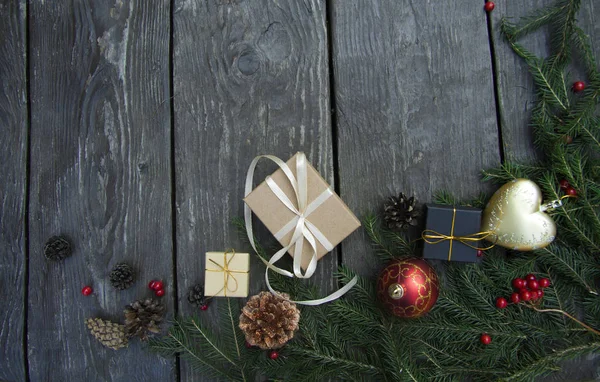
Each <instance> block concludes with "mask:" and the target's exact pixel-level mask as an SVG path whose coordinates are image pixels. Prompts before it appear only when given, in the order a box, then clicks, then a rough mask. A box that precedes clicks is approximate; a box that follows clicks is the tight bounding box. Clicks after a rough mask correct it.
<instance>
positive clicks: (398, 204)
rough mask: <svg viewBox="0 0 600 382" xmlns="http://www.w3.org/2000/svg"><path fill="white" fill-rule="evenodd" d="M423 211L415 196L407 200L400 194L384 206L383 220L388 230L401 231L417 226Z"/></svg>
mask: <svg viewBox="0 0 600 382" xmlns="http://www.w3.org/2000/svg"><path fill="white" fill-rule="evenodd" d="M419 216H421V210H420V209H419V208H418V207H417V201H416V199H415V197H414V196H411V197H410V198H407V197H406V195H404V194H403V193H400V195H398V197H395V196H392V197H390V198H389V199H388V200H387V201H386V202H385V203H384V204H383V220H384V221H385V223H386V225H387V227H388V229H391V230H394V231H401V230H403V229H405V228H407V227H410V226H416V225H417V224H418V223H419V222H418V219H417V218H418V217H419Z"/></svg>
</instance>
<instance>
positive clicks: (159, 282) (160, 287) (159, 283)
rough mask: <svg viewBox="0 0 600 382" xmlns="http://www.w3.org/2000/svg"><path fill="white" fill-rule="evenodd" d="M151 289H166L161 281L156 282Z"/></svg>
mask: <svg viewBox="0 0 600 382" xmlns="http://www.w3.org/2000/svg"><path fill="white" fill-rule="evenodd" d="M151 289H153V290H161V289H165V284H164V283H163V282H162V281H160V280H156V281H154V284H153V285H152V287H151Z"/></svg>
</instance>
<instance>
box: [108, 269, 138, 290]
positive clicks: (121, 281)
mask: <svg viewBox="0 0 600 382" xmlns="http://www.w3.org/2000/svg"><path fill="white" fill-rule="evenodd" d="M134 277H135V272H134V271H133V268H132V267H131V266H130V265H128V264H125V263H121V264H117V265H116V266H115V267H114V268H113V270H112V271H111V272H110V284H111V285H112V286H113V287H115V288H117V289H120V290H123V289H127V288H129V287H130V286H131V285H133V282H134Z"/></svg>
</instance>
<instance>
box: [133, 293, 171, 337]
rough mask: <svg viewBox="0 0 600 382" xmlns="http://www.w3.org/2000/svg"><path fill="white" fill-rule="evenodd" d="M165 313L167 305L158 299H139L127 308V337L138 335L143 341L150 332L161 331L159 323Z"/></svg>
mask: <svg viewBox="0 0 600 382" xmlns="http://www.w3.org/2000/svg"><path fill="white" fill-rule="evenodd" d="M164 314H165V306H164V305H163V304H162V303H161V302H160V301H158V300H154V299H152V298H147V299H144V300H137V301H135V302H133V303H132V304H130V305H128V306H127V307H126V308H125V333H126V334H127V337H130V338H131V337H134V336H138V337H140V339H141V340H142V341H146V340H147V339H148V333H158V332H160V328H159V325H160V323H161V321H162V319H163V315H164Z"/></svg>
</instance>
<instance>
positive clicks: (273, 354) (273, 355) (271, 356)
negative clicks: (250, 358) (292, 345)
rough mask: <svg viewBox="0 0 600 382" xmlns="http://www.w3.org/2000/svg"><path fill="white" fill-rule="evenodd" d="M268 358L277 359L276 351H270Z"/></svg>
mask: <svg viewBox="0 0 600 382" xmlns="http://www.w3.org/2000/svg"><path fill="white" fill-rule="evenodd" d="M269 358H271V359H277V358H279V353H278V352H277V350H271V351H270V352H269Z"/></svg>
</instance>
